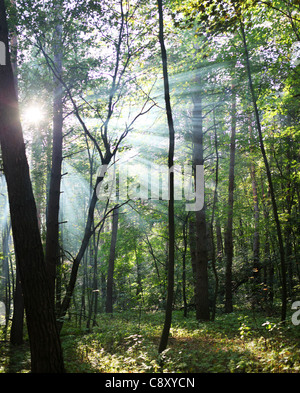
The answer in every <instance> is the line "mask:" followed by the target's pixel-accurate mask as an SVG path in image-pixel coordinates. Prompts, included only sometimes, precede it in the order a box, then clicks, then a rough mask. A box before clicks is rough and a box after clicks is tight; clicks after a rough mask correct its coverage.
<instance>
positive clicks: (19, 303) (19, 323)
mask: <svg viewBox="0 0 300 393" xmlns="http://www.w3.org/2000/svg"><path fill="white" fill-rule="evenodd" d="M16 270H17V272H16V288H15V294H14V312H13V318H12V324H11V329H10V343H11V344H12V345H21V344H23V325H24V300H23V293H22V284H21V280H20V273H19V268H18V264H17V269H16Z"/></svg>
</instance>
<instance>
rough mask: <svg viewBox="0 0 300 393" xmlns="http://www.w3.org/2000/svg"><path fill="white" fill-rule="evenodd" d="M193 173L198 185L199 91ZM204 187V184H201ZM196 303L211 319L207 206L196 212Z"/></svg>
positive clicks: (201, 162) (200, 142) (200, 161)
mask: <svg viewBox="0 0 300 393" xmlns="http://www.w3.org/2000/svg"><path fill="white" fill-rule="evenodd" d="M196 82H197V86H198V88H201V79H200V77H199V76H197V77H196ZM193 101H194V108H193V136H192V137H193V145H194V150H193V173H194V178H195V187H196V168H197V166H199V165H204V156H203V111H202V96H201V93H199V92H197V93H195V94H194V95H193ZM201 186H202V187H204V184H203V185H201ZM195 216H196V217H195V241H196V247H195V251H196V253H195V303H196V318H197V319H198V320H209V299H208V272H207V266H208V251H207V243H208V238H207V228H206V206H205V203H204V206H203V208H202V209H201V210H198V211H196V212H195Z"/></svg>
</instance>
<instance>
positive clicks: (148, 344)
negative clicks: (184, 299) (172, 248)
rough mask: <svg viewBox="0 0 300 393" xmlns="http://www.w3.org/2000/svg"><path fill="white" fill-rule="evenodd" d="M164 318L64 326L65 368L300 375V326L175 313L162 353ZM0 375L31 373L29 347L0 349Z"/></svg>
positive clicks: (133, 316) (126, 317) (134, 315)
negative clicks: (200, 319) (88, 327)
mask: <svg viewBox="0 0 300 393" xmlns="http://www.w3.org/2000/svg"><path fill="white" fill-rule="evenodd" d="M163 320H164V314H163V313H161V312H155V313H153V312H148V313H146V312H145V313H142V314H140V313H139V312H123V313H118V314H114V315H113V316H108V315H101V316H100V317H99V319H98V326H97V327H95V328H93V329H92V330H91V331H87V330H86V329H81V328H78V327H76V326H75V325H74V324H72V323H70V322H66V324H65V326H64V328H63V331H62V346H63V350H64V358H65V366H66V370H67V372H71V373H160V372H175V373H240V372H243V373H251V372H254V373H284V372H289V373H291V372H296V373H297V372H299V371H300V347H299V338H300V326H293V325H292V324H291V323H290V324H286V325H285V326H283V325H282V324H280V323H279V324H278V323H276V321H275V320H270V319H266V318H265V317H263V316H256V317H253V316H251V317H250V316H249V315H247V313H245V312H244V313H243V312H240V311H239V312H235V313H232V314H228V315H224V314H223V315H219V316H217V318H216V320H215V321H214V322H205V323H204V322H203V323H200V322H197V321H196V320H195V317H194V315H192V314H191V315H190V316H189V317H188V318H184V317H183V316H182V312H174V314H173V322H172V328H171V332H170V338H169V342H168V347H167V349H166V350H165V351H164V352H163V353H162V354H161V355H159V354H158V351H157V348H158V343H159V339H160V334H161V331H162V325H163ZM0 353H1V360H0V370H1V371H2V372H9V371H10V372H29V367H30V364H29V351H28V345H25V346H24V347H22V348H21V349H18V350H17V349H14V350H13V351H11V350H10V349H9V346H8V344H7V345H4V347H3V346H2V348H1V349H0Z"/></svg>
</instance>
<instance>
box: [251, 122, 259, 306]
mask: <svg viewBox="0 0 300 393" xmlns="http://www.w3.org/2000/svg"><path fill="white" fill-rule="evenodd" d="M249 133H250V151H252V150H253V149H252V146H253V136H252V126H251V124H250V125H249ZM250 176H251V183H252V194H253V209H254V235H253V265H252V266H253V268H252V274H253V293H252V300H253V304H257V303H258V302H259V296H258V295H259V294H258V284H259V271H260V261H259V249H260V240H259V203H258V193H257V182H256V171H255V165H254V162H253V161H251V164H250Z"/></svg>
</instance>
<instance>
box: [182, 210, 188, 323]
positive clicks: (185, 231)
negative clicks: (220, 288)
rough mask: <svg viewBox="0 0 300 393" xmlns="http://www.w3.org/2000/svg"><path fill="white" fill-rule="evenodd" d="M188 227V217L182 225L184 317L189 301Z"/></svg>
mask: <svg viewBox="0 0 300 393" xmlns="http://www.w3.org/2000/svg"><path fill="white" fill-rule="evenodd" d="M187 225H188V215H187V217H186V219H185V221H184V222H183V224H182V236H183V253H182V298H183V316H184V317H187V300H186V251H187Z"/></svg>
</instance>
